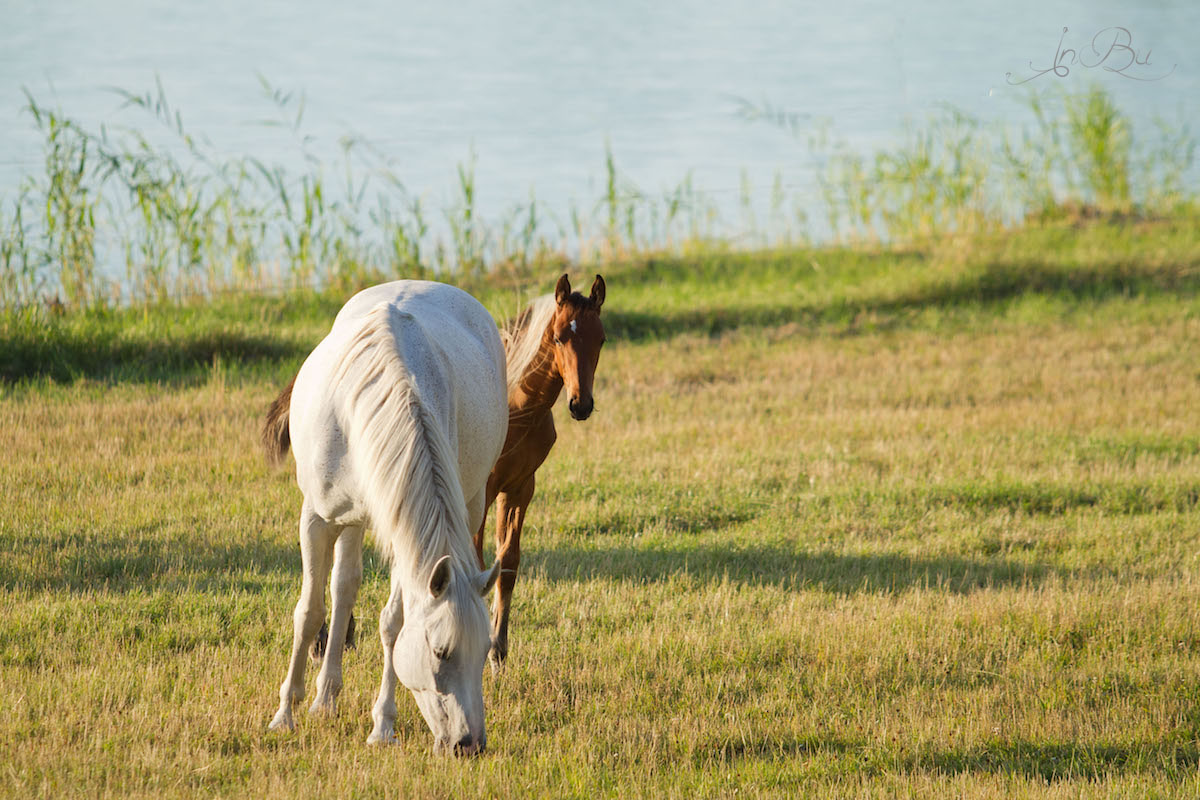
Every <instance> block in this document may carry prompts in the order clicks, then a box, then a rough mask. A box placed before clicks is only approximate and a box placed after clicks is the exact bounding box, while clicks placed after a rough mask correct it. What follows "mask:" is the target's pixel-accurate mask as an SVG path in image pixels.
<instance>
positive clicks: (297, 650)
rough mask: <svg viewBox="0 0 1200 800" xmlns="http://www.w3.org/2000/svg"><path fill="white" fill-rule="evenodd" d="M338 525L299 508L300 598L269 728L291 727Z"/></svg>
mask: <svg viewBox="0 0 1200 800" xmlns="http://www.w3.org/2000/svg"><path fill="white" fill-rule="evenodd" d="M337 533H338V528H337V526H335V525H330V524H329V523H328V522H326V521H325V520H323V519H321V518H320V517H319V516H317V514H316V512H314V511H313V510H312V507H311V506H310V505H309V503H308V501H307V500H306V501H305V502H304V507H303V508H302V509H301V511H300V557H301V561H302V564H303V568H302V569H303V582H302V583H301V585H300V600H299V601H298V602H297V603H296V610H295V612H294V613H293V615H292V658H291V662H290V664H289V666H288V673H287V677H286V678H284V679H283V685H282V686H280V687H279V711H277V712H276V713H275V718H274V719H273V720H271V730H292V729H294V728H295V727H296V723H295V721H294V720H293V719H292V706H294V705H295V704H296V703H299V702H300V701H301V700H303V699H304V667H305V664H307V662H308V657H307V655H306V653H307V651H308V648H309V646H310V645H311V644H312V642H313V639H314V638H315V637H316V635H317V629H318V628H320V627H321V622H322V621H323V620H324V618H325V583H326V582H327V581H328V580H329V565H330V560H331V558H332V556H333V543H334V540H335V539H336V538H337Z"/></svg>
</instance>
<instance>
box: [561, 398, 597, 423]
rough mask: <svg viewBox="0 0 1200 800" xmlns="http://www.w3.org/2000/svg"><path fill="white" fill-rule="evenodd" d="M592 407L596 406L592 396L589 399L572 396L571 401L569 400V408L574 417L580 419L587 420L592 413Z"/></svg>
mask: <svg viewBox="0 0 1200 800" xmlns="http://www.w3.org/2000/svg"><path fill="white" fill-rule="evenodd" d="M592 408H594V404H593V403H592V398H590V397H589V398H588V399H587V400H580V399H579V398H578V397H572V398H571V399H570V400H569V401H567V410H569V411H570V412H571V416H572V417H574V418H575V419H577V420H580V421H582V420H585V419H587V418H588V417H590V416H591V415H592Z"/></svg>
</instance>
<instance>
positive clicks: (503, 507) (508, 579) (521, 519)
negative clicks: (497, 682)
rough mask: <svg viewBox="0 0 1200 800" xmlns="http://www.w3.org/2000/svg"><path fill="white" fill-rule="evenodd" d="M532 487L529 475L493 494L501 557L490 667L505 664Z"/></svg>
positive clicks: (497, 546)
mask: <svg viewBox="0 0 1200 800" xmlns="http://www.w3.org/2000/svg"><path fill="white" fill-rule="evenodd" d="M533 488H534V476H533V475H530V476H529V477H528V478H526V479H525V482H524V483H523V484H521V486H520V488H518V489H517V490H515V491H512V492H501V493H500V494H499V495H498V496H497V498H496V555H497V557H498V558H499V559H500V580H499V582H498V583H497V584H496V607H495V608H494V609H493V610H492V649H491V651H490V652H489V653H488V660H489V661H491V663H492V669H493V670H498V669H500V667H502V666H504V660H505V659H506V658H508V612H509V607H510V601H511V600H512V591H513V587H514V586H516V583H517V568H518V567H519V566H520V564H521V529H522V528H523V527H524V526H525V511H526V510H527V509H528V508H529V501H530V500H532V499H533Z"/></svg>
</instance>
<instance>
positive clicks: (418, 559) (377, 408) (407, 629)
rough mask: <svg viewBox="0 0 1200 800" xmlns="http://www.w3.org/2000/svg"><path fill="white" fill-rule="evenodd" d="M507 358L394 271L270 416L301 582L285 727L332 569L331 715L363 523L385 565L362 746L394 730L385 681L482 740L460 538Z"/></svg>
mask: <svg viewBox="0 0 1200 800" xmlns="http://www.w3.org/2000/svg"><path fill="white" fill-rule="evenodd" d="M503 359H504V353H503V348H502V346H501V343H500V340H499V336H498V335H497V332H496V327H495V322H494V321H493V320H492V318H491V315H490V314H488V312H487V311H486V309H484V308H483V307H482V306H481V305H479V303H478V302H477V301H475V300H474V299H473V298H471V297H470V296H469V295H467V294H466V293H465V292H462V291H460V290H458V289H455V288H453V287H449V286H445V285H442V284H436V283H429V282H425V281H395V282H393V283H389V284H384V285H381V286H376V287H374V288H372V289H368V290H365V291H363V292H360V293H359V294H357V295H356V296H355V297H353V298H352V299H351V300H350V301H349V302H348V303H347V304H346V306H345V307H344V308H343V309H342V310H341V312H339V314H338V316H337V319H336V320H335V321H334V325H333V329H332V330H331V331H330V333H329V335H328V336H327V337H326V338H325V339H324V340H323V341H322V342H321V343H320V344H319V345H318V346H317V348H316V349H315V350H314V351H313V352H312V354H311V355H310V356H309V357H308V359H307V360H306V361H305V362H304V365H303V366H302V367H301V368H300V372H299V373H298V374H297V375H296V377H295V378H294V379H293V381H292V384H291V385H289V386H288V388H287V389H285V390H284V392H283V394H281V395H280V397H279V399H278V400H277V401H276V402H275V405H274V406H273V407H272V409H271V411H270V412H269V414H268V419H267V427H266V429H265V430H264V441H265V442H266V444H267V445H268V449H269V452H270V453H271V454H272V455H274V456H275V457H276V458H280V457H282V456H283V454H284V453H285V452H286V450H287V447H288V444H289V439H290V441H291V443H292V447H293V451H294V454H295V457H296V481H297V483H298V484H299V486H300V489H301V491H302V492H303V494H304V504H303V508H302V511H301V517H300V546H301V553H302V556H303V563H304V571H303V586H302V589H301V595H300V600H299V602H298V603H297V605H296V611H295V615H294V626H295V628H294V639H293V643H292V652H291V660H290V665H289V669H288V674H287V678H286V679H285V680H284V682H283V685H282V686H281V687H280V705H279V711H278V713H276V715H275V718H274V720H272V723H271V727H272V728H276V729H291V728H292V727H294V721H293V718H292V707H293V705H294V704H295V703H296V702H298V701H299V700H301V699H302V698H303V697H304V671H305V664H306V661H307V658H306V651H307V650H308V649H309V647H310V645H311V644H312V642H313V640H314V638H315V637H316V635H317V629H318V628H320V627H321V623H322V621H323V618H324V597H325V583H326V581H327V580H328V579H329V576H330V570H331V569H332V572H333V579H332V585H331V595H332V600H333V608H332V617H331V621H330V626H329V641H328V646H327V648H326V653H325V658H324V661H323V664H322V667H321V672H320V674H319V675H318V677H317V696H316V700H315V702H314V703H313V706H312V710H313V711H332V710H333V709H334V706H335V703H336V699H337V695H338V693H339V691H340V690H341V686H342V677H341V660H342V658H341V657H342V650H343V644H344V642H345V638H346V632H347V627H348V623H349V621H350V613H351V610H352V608H353V605H354V599H355V596H356V595H357V593H358V588H359V583H360V581H361V576H362V544H363V530H364V528H365V527H367V526H370V527H371V528H372V529H373V530H374V532H375V539H376V541H377V544H378V545H379V547H380V549H381V550H382V552H383V554H384V556H385V558H386V559H387V560H388V561H390V564H391V595H390V597H389V599H388V601H387V603H386V605H385V606H384V608H383V611H382V613H381V614H380V625H379V629H380V638H381V640H382V643H383V654H384V672H383V677H382V682H381V686H380V690H379V696H378V699H377V700H376V703H375V707H374V709H373V711H372V717H373V720H374V727H373V729H372V732H371V736H370V741H373V742H386V741H389V740H391V739H392V737H393V732H392V731H393V724H394V721H395V718H396V706H395V699H394V696H395V688H396V683H397V680H399V681H400V682H402V683H404V684H405V685H406V686H407V687H408V688H409V689H410V690H412V692H413V695H414V697H415V698H416V700H417V704H418V706H419V707H420V709H421V712H422V714H423V715H424V716H425V719H426V721H427V722H428V723H429V726H430V729H431V730H432V731H433V734H434V737H435V746H436V747H438V748H440V749H455V750H456V751H458V752H464V753H470V752H476V751H478V750H480V749H482V748H483V746H484V742H485V736H484V727H483V699H482V688H481V674H480V673H481V671H482V668H483V660H484V658H485V657H486V653H487V649H488V644H489V636H488V631H487V610H486V607H485V606H484V604H483V601H482V598H481V595H482V594H483V593H485V592H486V591H488V590H489V589H490V588H491V585H492V582H493V581H494V580H495V574H496V570H495V568H493V570H492V571H491V572H490V573H483V574H482V575H481V574H479V573H478V568H477V556H476V554H475V553H474V552H473V549H472V547H471V534H472V533H473V532H474V531H475V530H476V529H477V528H478V526H479V525H480V523H481V522H482V520H483V516H484V513H485V505H484V503H485V497H486V484H487V476H488V474H489V472H490V470H491V467H492V465H493V464H494V463H495V461H496V458H497V457H498V455H499V453H500V448H501V445H502V444H503V440H504V434H505V430H506V427H507V409H506V403H505V380H504V375H505V372H504V370H505V366H504V360H503Z"/></svg>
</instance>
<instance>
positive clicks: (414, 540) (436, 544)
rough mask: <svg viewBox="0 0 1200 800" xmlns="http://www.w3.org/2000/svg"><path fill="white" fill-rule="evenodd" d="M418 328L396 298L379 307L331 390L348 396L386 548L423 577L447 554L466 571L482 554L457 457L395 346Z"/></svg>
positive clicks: (357, 456)
mask: <svg viewBox="0 0 1200 800" xmlns="http://www.w3.org/2000/svg"><path fill="white" fill-rule="evenodd" d="M414 327H416V323H414V321H413V318H412V316H411V315H410V314H408V313H407V312H404V311H401V310H400V309H398V308H396V307H395V306H394V305H392V304H391V303H380V304H379V305H378V306H376V307H375V308H373V309H372V310H371V311H370V312H368V313H367V315H366V316H365V317H364V318H363V320H362V323H361V327H360V328H359V330H358V332H357V333H356V334H355V335H354V337H353V338H352V339H351V341H350V343H349V345H348V346H347V347H346V349H345V350H344V351H343V353H342V355H341V361H340V363H339V364H338V367H337V368H336V369H335V371H334V374H333V383H332V385H331V391H340V392H342V393H343V396H344V397H345V398H346V410H347V412H348V420H347V430H346V432H345V433H346V439H347V449H348V451H349V457H350V459H351V462H352V463H353V465H354V470H355V473H356V474H357V476H358V479H359V482H360V485H361V486H363V487H364V488H365V489H366V495H367V496H366V498H364V499H365V501H366V505H367V509H368V512H369V513H370V516H371V527H372V528H373V530H374V531H375V541H376V544H377V546H378V547H379V549H380V552H381V553H382V554H383V556H384V558H385V559H386V560H388V561H389V562H390V561H392V560H393V559H395V558H400V559H403V561H404V562H405V563H407V564H410V565H412V568H413V570H414V572H415V573H416V574H418V575H422V576H424V575H426V573H427V572H428V570H429V569H430V568H432V566H433V564H434V563H435V562H436V561H437V559H439V558H440V557H441V556H443V555H446V554H451V555H452V556H453V557H454V560H455V561H457V562H458V564H459V566H460V567H462V568H463V569H468V568H469V567H473V566H474V564H475V563H476V556H475V549H474V547H473V545H472V544H471V538H470V532H469V531H468V530H467V504H466V499H465V498H464V497H463V492H462V486H461V485H460V483H459V478H458V472H457V463H458V461H457V456H456V455H455V454H454V452H453V450H452V448H451V447H450V442H449V441H448V440H447V438H446V435H445V432H444V431H443V430H442V429H441V427H440V426H439V425H438V424H437V421H436V420H435V419H434V417H433V416H432V414H431V413H430V411H429V409H427V408H426V406H425V405H424V403H423V402H422V399H421V396H420V392H419V391H418V388H417V385H416V383H415V382H414V381H413V378H412V375H411V374H410V372H409V368H408V365H406V364H405V363H404V361H403V359H402V358H401V356H400V353H399V352H398V351H397V348H396V337H397V336H399V335H401V334H402V332H403V331H404V329H406V328H410V329H411V328H414ZM414 334H416V331H414ZM422 335H423V334H422Z"/></svg>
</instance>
